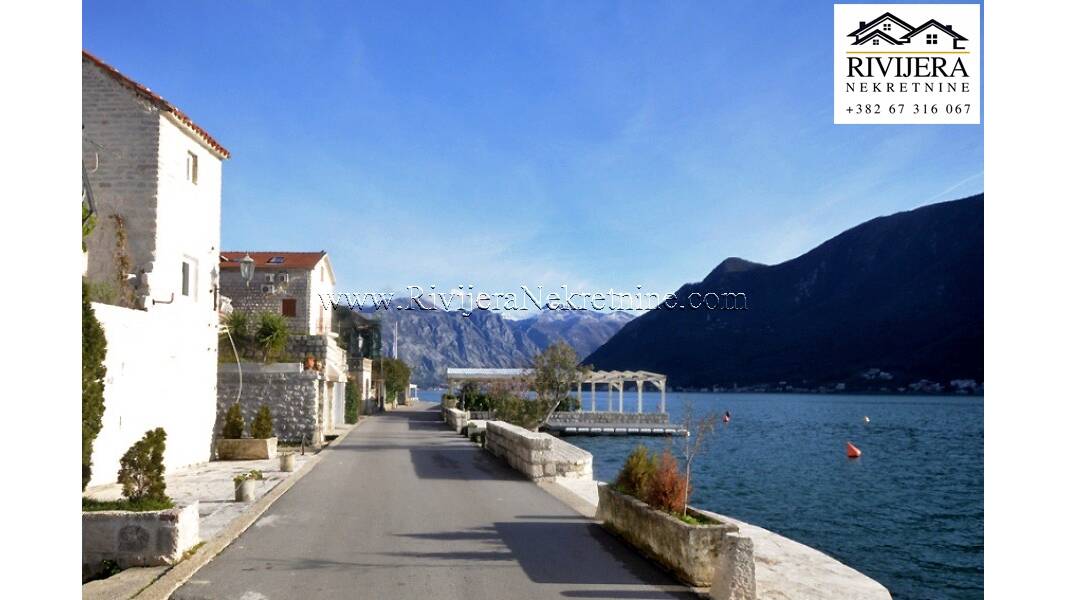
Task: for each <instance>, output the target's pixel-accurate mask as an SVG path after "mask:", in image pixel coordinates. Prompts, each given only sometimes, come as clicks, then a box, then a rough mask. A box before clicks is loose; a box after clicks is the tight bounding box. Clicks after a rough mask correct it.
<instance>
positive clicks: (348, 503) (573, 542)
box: [172, 410, 694, 600]
mask: <svg viewBox="0 0 1066 600" xmlns="http://www.w3.org/2000/svg"><path fill="white" fill-rule="evenodd" d="M439 414H440V413H439V412H437V411H436V410H400V411H396V412H391V413H386V414H383V415H377V416H374V417H371V418H370V421H369V422H367V423H364V424H363V425H361V426H360V427H359V429H357V430H355V431H353V432H352V433H351V434H350V435H349V436H348V437H347V438H346V439H345V440H344V441H343V442H341V443H340V444H338V445H337V446H335V447H334V448H332V449H330V450H327V451H326V456H324V457H323V460H322V461H321V462H320V463H319V464H318V466H317V467H315V469H314V470H313V471H311V472H310V473H308V474H307V476H305V477H304V478H303V479H301V480H300V481H299V482H297V483H296V485H295V486H294V487H293V488H292V489H291V490H289V491H288V492H287V493H286V494H285V495H284V496H282V497H281V498H280V499H279V500H278V501H277V502H276V503H274V505H273V506H271V507H270V509H269V510H267V512H266V513H265V514H264V515H263V516H262V517H261V518H260V519H259V521H257V522H256V523H255V524H254V525H253V526H252V527H250V528H249V529H248V530H247V531H245V532H244V534H243V535H241V536H240V537H239V538H237V539H236V540H234V542H233V543H232V544H231V545H230V546H229V547H228V548H227V549H226V550H224V551H223V552H222V553H221V554H219V556H217V557H216V558H215V559H214V560H213V561H211V562H210V563H208V564H207V565H206V566H205V567H204V568H202V569H201V570H200V571H199V572H197V573H196V574H195V575H194V576H193V578H192V579H191V580H189V581H188V582H187V583H186V584H185V585H184V586H182V587H181V588H180V589H179V590H178V591H177V592H175V593H174V595H173V596H172V597H173V598H176V599H181V600H193V599H196V600H200V599H205V598H211V599H218V600H222V599H233V600H238V599H239V600H268V599H269V600H280V599H290V598H291V599H301V600H306V599H310V598H358V599H364V598H365V599H372V600H377V599H386V598H403V599H412V600H482V599H485V600H488V599H493V600H504V599H512V598H513V599H527V598H591V599H596V598H605V599H619V600H623V599H624V600H635V599H645V598H647V599H661V598H690V597H694V596H690V595H688V594H687V592H685V591H683V590H684V589H685V588H683V587H681V586H678V585H677V584H676V582H675V581H674V580H673V579H672V578H671V577H670V576H669V575H667V574H666V573H664V572H663V571H661V570H659V569H658V568H657V567H656V566H654V565H653V564H651V563H650V562H648V561H647V560H645V559H644V558H642V557H641V556H640V555H638V554H636V553H635V552H634V551H632V550H630V549H629V548H628V547H626V546H624V545H623V544H622V543H621V542H620V541H618V540H617V539H615V538H614V537H612V536H611V535H610V534H607V533H606V532H604V531H603V530H602V529H600V528H599V526H597V525H596V524H595V523H593V522H592V521H590V520H588V519H586V518H584V517H582V516H580V515H578V514H577V513H576V512H574V511H573V510H572V509H570V508H569V507H568V506H566V505H565V504H563V503H562V502H560V501H559V500H557V499H555V498H554V497H552V496H551V495H549V494H548V493H547V492H545V491H543V490H541V489H540V488H538V487H537V486H536V485H534V484H533V483H531V482H529V481H527V480H525V479H522V478H520V477H519V476H518V475H516V474H515V472H514V471H512V470H511V469H510V468H509V467H508V466H507V465H506V463H504V462H502V461H500V460H498V459H496V458H494V457H493V456H492V455H490V454H489V453H487V452H485V451H483V450H481V449H479V448H477V447H476V446H474V445H473V444H471V443H470V442H468V441H466V440H464V439H463V438H461V437H460V436H458V435H456V434H455V433H453V432H451V431H449V430H448V429H446V428H445V426H444V425H443V424H442V423H441V422H440V416H439Z"/></svg>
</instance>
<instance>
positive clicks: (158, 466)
mask: <svg viewBox="0 0 1066 600" xmlns="http://www.w3.org/2000/svg"><path fill="white" fill-rule="evenodd" d="M165 452H166V432H165V431H164V430H163V429H162V428H157V429H154V430H151V431H148V432H146V433H145V434H144V437H142V438H141V439H140V440H139V441H137V442H136V443H134V444H133V446H131V447H130V448H129V450H127V451H126V453H125V454H124V455H123V456H122V459H121V460H120V461H119V465H120V468H119V471H118V482H119V483H120V484H122V496H123V498H122V499H119V500H108V499H97V498H90V497H85V496H83V497H82V529H81V531H82V580H83V581H84V580H85V579H89V578H92V577H96V576H99V575H101V574H102V573H103V572H105V571H107V569H108V566H109V565H110V566H112V567H117V568H119V569H126V568H129V567H148V566H160V565H172V564H174V563H176V562H178V561H180V560H181V557H182V556H183V555H184V553H185V552H186V551H187V550H188V549H189V548H191V547H193V546H195V545H196V544H198V543H199V542H200V515H199V502H198V501H196V500H193V501H192V502H191V503H189V504H183V505H176V504H175V503H174V501H173V500H171V499H170V497H168V496H167V485H166V479H165V475H166V472H165V466H164V464H163V454H164V453H165Z"/></svg>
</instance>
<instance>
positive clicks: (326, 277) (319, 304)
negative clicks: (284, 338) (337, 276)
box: [307, 255, 337, 335]
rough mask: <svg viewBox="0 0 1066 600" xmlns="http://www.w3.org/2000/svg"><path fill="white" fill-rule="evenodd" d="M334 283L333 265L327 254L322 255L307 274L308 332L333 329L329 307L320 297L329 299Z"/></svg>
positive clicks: (320, 332) (325, 331) (326, 331)
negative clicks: (309, 312)
mask: <svg viewBox="0 0 1066 600" xmlns="http://www.w3.org/2000/svg"><path fill="white" fill-rule="evenodd" d="M336 283H337V282H336V281H335V280H334V278H333V267H332V265H331V263H330V260H329V256H328V255H327V256H324V257H323V258H322V260H320V261H319V262H318V264H317V265H315V268H314V270H312V271H311V272H310V273H309V274H308V285H307V294H308V299H307V300H308V302H307V306H308V309H309V310H310V311H311V315H310V319H308V323H309V324H310V331H309V332H308V333H311V334H314V335H318V334H323V333H329V332H330V331H332V330H333V327H332V321H333V314H332V312H331V310H330V307H329V306H328V305H324V304H323V301H322V299H323V298H326V299H329V298H331V297H332V295H333V291H334V288H335V287H336Z"/></svg>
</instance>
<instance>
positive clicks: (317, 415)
mask: <svg viewBox="0 0 1066 600" xmlns="http://www.w3.org/2000/svg"><path fill="white" fill-rule="evenodd" d="M246 366H250V365H246ZM324 384H325V379H324V377H323V376H322V374H321V373H319V372H318V371H289V372H284V371H282V372H277V371H257V370H255V369H249V368H245V369H244V382H243V388H242V391H241V400H240V402H241V413H242V414H243V415H244V424H245V429H246V432H245V433H246V434H247V428H248V427H249V426H250V425H251V422H252V419H253V418H255V413H256V411H258V410H259V407H260V406H262V405H264V404H265V405H267V406H269V407H270V414H271V416H273V417H274V435H275V436H277V438H278V440H279V441H281V442H289V443H299V442H300V441H301V440H306V441H307V442H309V443H311V444H312V445H314V446H319V445H321V444H322V441H323V436H324V434H325V433H326V431H325V429H326V426H327V424H326V419H325V415H324V414H323V413H324V412H325V410H326V407H325V406H324V404H323V403H324V402H325V401H326V398H324V394H323V391H324ZM237 387H238V376H237V370H236V368H235V366H233V367H231V366H230V365H224V368H222V369H219V372H218V411H217V415H216V419H215V435H216V436H221V435H222V424H223V422H224V421H225V417H226V411H227V410H229V407H230V406H231V405H233V403H234V402H236V401H237Z"/></svg>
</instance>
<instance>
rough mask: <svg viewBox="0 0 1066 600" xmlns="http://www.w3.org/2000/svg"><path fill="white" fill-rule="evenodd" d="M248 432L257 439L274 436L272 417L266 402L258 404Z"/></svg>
mask: <svg viewBox="0 0 1066 600" xmlns="http://www.w3.org/2000/svg"><path fill="white" fill-rule="evenodd" d="M234 406H236V405H234ZM249 433H251V434H252V437H253V438H255V439H258V440H265V439H266V438H272V437H274V419H273V417H271V416H270V407H269V406H267V405H266V404H264V405H262V406H260V407H259V410H258V411H256V413H255V418H254V419H252V426H251V428H250V429H249Z"/></svg>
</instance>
